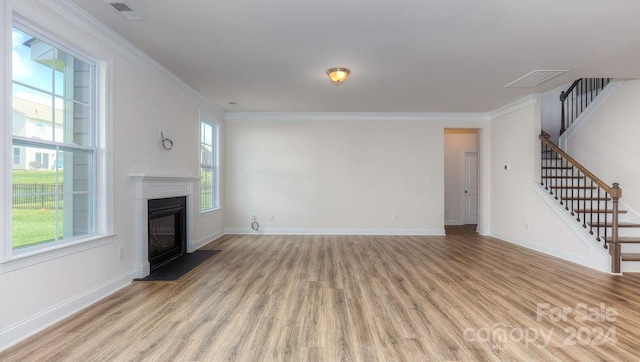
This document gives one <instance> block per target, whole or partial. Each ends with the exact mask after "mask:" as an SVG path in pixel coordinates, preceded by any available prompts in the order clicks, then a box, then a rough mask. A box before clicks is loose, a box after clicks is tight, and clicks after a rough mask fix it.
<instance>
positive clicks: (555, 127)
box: [540, 83, 571, 144]
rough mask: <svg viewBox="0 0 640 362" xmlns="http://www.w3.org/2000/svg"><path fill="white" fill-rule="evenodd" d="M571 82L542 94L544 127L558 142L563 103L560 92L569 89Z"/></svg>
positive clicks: (552, 138) (541, 104)
mask: <svg viewBox="0 0 640 362" xmlns="http://www.w3.org/2000/svg"><path fill="white" fill-rule="evenodd" d="M570 86H571V83H568V84H563V85H561V86H560V87H558V88H555V89H552V90H550V91H548V92H545V93H543V94H541V95H540V107H541V116H542V129H543V130H545V131H546V132H547V133H549V134H550V135H551V140H552V141H553V142H554V143H555V144H558V137H559V135H560V126H561V124H560V122H561V121H560V120H561V119H562V103H561V102H560V93H562V92H563V91H565V90H567V89H568V88H569V87H570Z"/></svg>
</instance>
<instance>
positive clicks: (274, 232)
mask: <svg viewBox="0 0 640 362" xmlns="http://www.w3.org/2000/svg"><path fill="white" fill-rule="evenodd" d="M225 231H226V233H227V234H232V235H245V234H258V235H259V234H263V235H421V236H428V235H434V236H435V235H445V232H444V228H443V229H303V228H300V229H275V228H274V229H260V230H258V231H255V230H252V229H251V228H228V229H226V230H225Z"/></svg>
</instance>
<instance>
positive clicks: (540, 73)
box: [504, 69, 569, 88]
mask: <svg viewBox="0 0 640 362" xmlns="http://www.w3.org/2000/svg"><path fill="white" fill-rule="evenodd" d="M568 71H569V70H568V69H566V70H534V71H532V72H530V73H527V74H525V75H523V76H522V77H520V78H518V79H516V80H514V81H513V82H511V83H509V84H507V85H505V86H504V87H505V88H534V87H537V86H539V85H540V84H542V83H544V82H546V81H548V80H551V79H552V78H555V77H557V76H559V75H560V74H563V73H566V72H568Z"/></svg>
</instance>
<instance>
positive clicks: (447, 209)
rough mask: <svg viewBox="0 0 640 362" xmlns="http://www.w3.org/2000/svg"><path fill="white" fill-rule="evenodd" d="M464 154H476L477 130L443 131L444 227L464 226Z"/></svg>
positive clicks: (449, 129)
mask: <svg viewBox="0 0 640 362" xmlns="http://www.w3.org/2000/svg"><path fill="white" fill-rule="evenodd" d="M465 152H478V130H476V129H465V128H461V129H455V128H447V129H445V130H444V179H445V185H444V222H445V224H446V225H462V224H464V215H463V213H462V210H463V209H462V198H463V193H462V190H463V189H462V184H463V177H464V173H463V169H464V154H465Z"/></svg>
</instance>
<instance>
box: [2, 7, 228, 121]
mask: <svg viewBox="0 0 640 362" xmlns="http://www.w3.org/2000/svg"><path fill="white" fill-rule="evenodd" d="M34 1H35V2H36V3H38V4H39V5H40V6H41V7H42V9H46V10H47V11H48V12H49V13H50V14H52V15H55V16H56V17H57V18H59V19H60V20H62V21H64V22H65V23H67V24H68V25H70V26H72V27H74V28H76V29H77V30H78V31H79V32H83V33H86V34H89V35H90V36H91V37H93V38H95V39H96V40H97V41H98V42H99V43H100V44H102V45H104V46H105V47H107V48H109V49H111V50H113V51H114V52H115V53H116V54H118V55H119V56H121V57H122V58H124V59H126V60H127V61H129V62H131V63H133V64H135V65H136V66H138V67H139V68H140V69H143V70H145V71H147V72H148V73H149V74H151V75H152V76H154V77H156V78H157V79H158V80H160V81H161V82H163V83H165V84H166V85H168V86H169V87H171V88H173V89H175V90H176V91H178V92H179V93H181V94H182V95H184V96H186V97H187V98H189V99H191V100H192V101H193V102H194V103H195V104H197V105H198V106H199V107H201V108H203V109H204V110H205V111H206V112H207V113H209V114H211V115H212V116H215V117H217V118H219V119H220V120H222V119H224V111H223V110H222V109H220V108H219V107H218V106H217V105H215V104H214V103H212V102H211V101H210V100H208V99H207V98H205V97H204V96H202V95H201V94H200V93H198V92H197V91H196V90H195V89H193V88H191V86H189V85H188V84H187V83H185V82H184V81H183V80H181V79H180V78H178V77H177V76H176V75H175V74H173V73H171V72H170V71H169V70H168V69H167V68H165V67H164V66H163V65H161V64H160V63H158V62H157V61H156V60H154V59H153V58H151V57H150V56H149V55H147V54H146V53H144V52H143V51H142V50H140V49H138V48H137V47H136V46H135V45H133V44H131V43H130V42H129V41H127V40H125V39H124V38H122V37H121V36H120V35H118V34H117V33H116V32H115V31H113V30H112V29H111V28H109V27H107V26H106V25H104V24H103V23H101V22H100V21H99V20H98V19H96V18H94V17H93V16H92V15H91V14H89V13H87V12H86V11H84V10H83V9H82V8H80V7H79V6H78V5H76V4H75V3H74V2H73V1H71V0H55V1H52V0H34ZM12 8H14V9H17V10H18V11H25V5H24V4H23V3H21V2H20V1H18V0H13V1H12ZM39 10H40V9H39ZM24 15H28V13H27V14H24Z"/></svg>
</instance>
